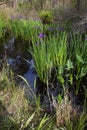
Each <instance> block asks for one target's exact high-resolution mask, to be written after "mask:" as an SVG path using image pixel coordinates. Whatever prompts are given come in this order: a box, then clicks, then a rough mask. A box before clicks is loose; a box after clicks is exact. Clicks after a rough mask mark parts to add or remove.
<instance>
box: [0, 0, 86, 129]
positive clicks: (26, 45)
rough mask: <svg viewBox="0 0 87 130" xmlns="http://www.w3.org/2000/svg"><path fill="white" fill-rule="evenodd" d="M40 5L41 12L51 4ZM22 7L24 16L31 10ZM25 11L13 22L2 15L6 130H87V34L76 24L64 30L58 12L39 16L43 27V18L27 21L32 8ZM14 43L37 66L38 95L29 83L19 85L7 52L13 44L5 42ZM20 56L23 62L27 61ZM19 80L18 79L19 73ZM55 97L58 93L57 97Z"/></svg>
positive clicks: (1, 96)
mask: <svg viewBox="0 0 87 130" xmlns="http://www.w3.org/2000/svg"><path fill="white" fill-rule="evenodd" d="M19 2H20V1H19ZM39 2H40V3H39V5H40V4H41V7H43V4H45V3H46V1H44V2H42V1H41V0H40V1H39ZM55 2H56V4H57V3H58V2H57V1H55ZM33 3H35V7H36V6H37V5H36V4H38V2H36V1H34V2H33ZM16 4H17V3H16ZM29 4H30V3H29ZM76 4H77V1H76ZM76 4H75V5H76ZM31 5H32V2H31ZM54 5H55V4H54ZM20 6H21V7H20V9H24V10H25V8H26V7H30V6H26V3H25V5H24V7H23V3H21V5H20ZM79 6H80V5H79ZM33 7H34V5H33ZM17 9H18V8H17ZM34 9H35V8H34ZM55 9H56V6H55ZM24 10H22V11H23V14H13V15H10V16H9V15H8V16H7V15H6V14H5V12H4V11H1V12H0V40H1V42H2V43H1V45H0V47H1V48H0V49H1V50H2V48H3V53H2V54H3V55H4V56H0V58H1V59H0V60H1V61H0V63H1V62H2V63H4V65H2V66H4V67H3V68H1V71H0V129H2V130H6V129H8V130H11V129H14V130H19V129H20V130H44V129H47V130H59V129H63V130H73V129H75V130H85V129H86V127H87V123H86V122H87V116H86V113H87V107H86V106H87V58H86V56H87V34H86V31H85V33H84V34H82V33H81V32H80V33H79V32H78V33H75V32H72V30H70V28H71V27H70V26H71V22H70V24H69V25H68V21H67V20H66V21H65V24H64V21H63V25H61V26H60V23H59V24H57V23H58V22H57V21H54V16H53V12H51V11H50V10H45V9H42V10H39V13H38V15H39V17H40V19H41V21H40V19H39V18H37V19H36V18H35V19H33V18H32V19H28V18H26V17H25V16H24V13H26V12H27V11H28V8H27V9H26V11H25V12H24ZM59 22H60V21H59ZM85 27H86V25H85ZM69 32H70V33H69ZM10 38H13V39H14V43H13V44H11V45H12V46H14V48H15V47H16V49H18V54H19V55H20V52H19V50H20V48H21V52H22V51H23V55H22V57H24V56H25V55H24V54H25V53H26V52H27V51H28V52H29V55H30V56H31V57H32V59H33V61H34V64H33V69H32V70H33V72H35V74H36V75H37V78H36V80H35V83H34V87H35V88H36V93H35V92H32V93H31V89H30V86H29V84H28V82H27V81H26V80H25V79H24V77H22V76H19V77H20V78H21V79H23V82H24V81H25V83H23V84H18V83H17V82H16V81H15V78H14V76H13V73H14V72H12V73H11V72H10V69H9V67H8V66H9V65H8V63H7V60H8V55H7V54H8V51H7V50H8V48H9V49H10V47H9V46H5V45H6V44H7V43H5V41H6V42H7V41H8V42H9V43H11V40H10ZM7 39H8V40H7ZM9 43H8V44H9ZM11 45H10V46H11ZM4 46H5V47H4ZM16 51H17V50H16ZM12 52H14V51H13V50H12ZM9 55H10V56H11V54H9ZM19 55H18V57H17V58H18V59H21V58H20V56H19ZM12 56H13V55H12ZM6 58H7V59H6ZM19 61H20V62H21V60H19ZM26 61H27V60H26ZM18 63H19V62H18ZM23 67H24V66H23ZM15 76H16V77H17V75H16V73H15ZM17 78H18V77H17ZM20 82H21V81H20ZM37 84H38V85H37ZM38 89H39V90H38ZM32 91H33V90H32ZM55 91H56V92H57V91H58V92H57V93H56V94H55ZM30 95H31V96H30ZM31 97H33V98H31Z"/></svg>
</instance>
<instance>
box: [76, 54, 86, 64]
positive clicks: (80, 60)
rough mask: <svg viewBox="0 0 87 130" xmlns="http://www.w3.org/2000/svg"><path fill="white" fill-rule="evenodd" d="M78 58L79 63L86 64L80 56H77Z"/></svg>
mask: <svg viewBox="0 0 87 130" xmlns="http://www.w3.org/2000/svg"><path fill="white" fill-rule="evenodd" d="M76 58H77V60H78V61H79V62H81V63H84V61H83V59H82V57H81V56H80V55H78V54H76Z"/></svg>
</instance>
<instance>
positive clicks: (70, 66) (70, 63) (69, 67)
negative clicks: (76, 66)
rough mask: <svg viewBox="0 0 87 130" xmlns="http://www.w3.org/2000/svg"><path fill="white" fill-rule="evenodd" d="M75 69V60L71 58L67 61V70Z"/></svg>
mask: <svg viewBox="0 0 87 130" xmlns="http://www.w3.org/2000/svg"><path fill="white" fill-rule="evenodd" d="M70 69H73V62H72V61H71V60H70V59H69V60H68V61H67V70H70Z"/></svg>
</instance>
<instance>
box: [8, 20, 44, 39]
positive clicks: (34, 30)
mask: <svg viewBox="0 0 87 130" xmlns="http://www.w3.org/2000/svg"><path fill="white" fill-rule="evenodd" d="M9 24H10V29H11V31H12V34H13V35H14V36H15V37H16V38H17V37H21V38H22V39H24V40H32V38H34V39H36V38H37V34H39V32H40V31H41V30H42V28H43V26H42V24H41V22H40V21H37V20H32V19H31V20H23V19H22V20H19V19H15V20H10V23H9Z"/></svg>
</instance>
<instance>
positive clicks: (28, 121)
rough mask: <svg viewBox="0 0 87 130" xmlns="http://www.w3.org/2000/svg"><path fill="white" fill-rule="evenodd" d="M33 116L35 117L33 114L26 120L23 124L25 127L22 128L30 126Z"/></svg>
mask: <svg viewBox="0 0 87 130" xmlns="http://www.w3.org/2000/svg"><path fill="white" fill-rule="evenodd" d="M34 116H35V112H34V113H33V114H32V115H31V116H30V117H29V118H28V120H27V121H26V122H25V125H24V127H23V128H26V127H27V126H28V125H29V124H30V122H31V121H32V120H33V118H34Z"/></svg>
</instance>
